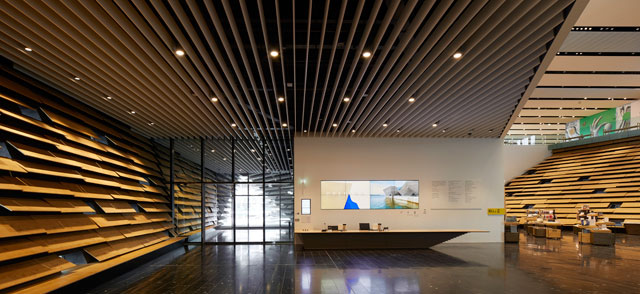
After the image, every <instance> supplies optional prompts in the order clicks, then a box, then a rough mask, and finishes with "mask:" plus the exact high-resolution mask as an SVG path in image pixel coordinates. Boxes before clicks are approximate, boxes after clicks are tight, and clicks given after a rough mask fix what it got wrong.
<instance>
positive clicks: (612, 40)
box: [505, 0, 640, 143]
mask: <svg viewBox="0 0 640 294" xmlns="http://www.w3.org/2000/svg"><path fill="white" fill-rule="evenodd" d="M638 11H640V1H637V0H591V1H590V2H589V4H588V5H587V7H586V8H585V10H584V11H583V13H582V15H581V17H580V18H579V19H578V21H577V22H576V24H575V26H574V28H573V29H572V31H571V32H570V33H569V35H568V36H567V38H566V39H565V40H564V43H563V44H562V46H561V47H560V50H559V52H558V53H557V55H556V56H555V57H554V59H553V61H552V62H551V64H550V65H549V67H548V68H547V69H546V72H545V74H544V75H543V76H542V78H541V79H540V82H539V83H538V84H537V87H536V88H535V90H534V91H533V92H532V94H531V96H530V98H529V100H527V101H526V103H525V105H524V108H523V109H522V110H521V111H520V112H519V113H518V114H519V116H518V117H517V118H516V119H515V121H514V124H513V125H512V126H511V128H510V130H509V132H508V134H507V136H506V137H505V139H506V140H507V142H509V141H512V140H517V139H522V138H524V137H526V136H531V135H535V136H536V137H537V140H536V141H538V142H541V141H543V142H544V141H546V142H547V143H555V142H560V141H561V140H562V138H564V129H565V125H564V124H565V123H567V122H570V121H574V120H577V119H580V118H581V117H585V116H589V115H592V114H596V113H599V112H601V111H603V110H606V109H608V108H613V107H617V106H620V105H624V104H627V103H630V102H632V101H633V100H636V99H640V17H638V14H637V13H638Z"/></svg>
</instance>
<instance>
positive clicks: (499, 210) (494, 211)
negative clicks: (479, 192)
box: [487, 208, 506, 215]
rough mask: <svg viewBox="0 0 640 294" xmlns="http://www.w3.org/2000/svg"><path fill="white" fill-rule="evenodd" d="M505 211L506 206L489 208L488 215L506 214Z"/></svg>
mask: <svg viewBox="0 0 640 294" xmlns="http://www.w3.org/2000/svg"><path fill="white" fill-rule="evenodd" d="M505 213H506V211H505V209H504V208H487V215H504V214H505Z"/></svg>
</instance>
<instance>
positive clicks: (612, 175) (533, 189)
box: [505, 137, 640, 225]
mask: <svg viewBox="0 0 640 294" xmlns="http://www.w3.org/2000/svg"><path fill="white" fill-rule="evenodd" d="M583 204H588V205H589V206H590V207H591V209H592V210H593V211H594V212H599V213H602V214H603V217H608V218H609V219H610V220H611V221H614V222H618V223H624V222H625V221H626V222H630V221H636V222H637V221H639V220H640V137H632V138H625V139H620V140H615V141H608V142H599V143H594V144H589V145H583V146H577V147H570V148H564V149H556V150H554V151H553V155H552V156H550V157H548V158H547V159H545V160H544V161H543V162H541V163H540V164H538V165H536V166H534V167H532V168H531V169H529V170H528V171H527V172H526V173H525V174H523V175H521V176H519V177H516V178H514V179H513V180H511V181H509V182H508V183H507V184H506V185H505V208H506V210H507V216H515V217H518V218H522V217H524V216H526V211H527V209H554V210H555V213H556V217H557V221H559V222H561V223H563V224H564V225H574V224H576V223H577V220H576V213H577V209H578V208H579V207H582V205H583Z"/></svg>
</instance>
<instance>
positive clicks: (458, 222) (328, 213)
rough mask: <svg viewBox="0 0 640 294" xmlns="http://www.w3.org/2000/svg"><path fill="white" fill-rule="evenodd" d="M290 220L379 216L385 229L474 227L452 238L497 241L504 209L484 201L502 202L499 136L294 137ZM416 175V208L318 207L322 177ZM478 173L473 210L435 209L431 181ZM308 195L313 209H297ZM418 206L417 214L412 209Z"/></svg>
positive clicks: (317, 223) (352, 220) (349, 220)
mask: <svg viewBox="0 0 640 294" xmlns="http://www.w3.org/2000/svg"><path fill="white" fill-rule="evenodd" d="M294 144H295V158H294V170H295V181H296V184H295V197H296V201H295V218H296V219H299V221H296V222H295V226H296V229H297V230H300V229H303V228H310V229H320V228H322V226H323V223H327V224H328V225H339V224H343V223H346V224H347V226H348V228H350V229H356V228H357V225H358V223H360V222H370V223H378V222H381V223H382V224H383V225H384V226H388V227H389V228H390V229H479V230H489V231H490V232H489V233H472V234H467V235H464V236H461V237H459V238H456V239H454V240H452V241H453V242H500V241H502V232H503V225H502V222H503V217H502V216H488V215H487V208H494V207H495V208H500V207H504V189H503V185H504V172H503V171H504V165H503V160H504V157H503V154H502V151H503V143H502V141H501V140H499V139H394V138H384V139H381V138H367V139H345V138H335V139H334V138H305V137H296V138H295V142H294ZM416 179H417V180H419V181H420V209H418V210H400V209H398V210H321V209H320V181H321V180H416ZM433 180H479V181H480V182H481V183H482V187H481V189H480V193H479V194H480V196H479V199H480V203H481V205H480V206H481V207H480V209H478V210H432V209H431V208H433V206H432V203H431V181H433ZM302 198H310V199H312V200H311V202H312V203H311V209H312V212H311V215H310V216H308V217H305V216H301V215H299V213H300V199H302ZM414 212H415V214H414Z"/></svg>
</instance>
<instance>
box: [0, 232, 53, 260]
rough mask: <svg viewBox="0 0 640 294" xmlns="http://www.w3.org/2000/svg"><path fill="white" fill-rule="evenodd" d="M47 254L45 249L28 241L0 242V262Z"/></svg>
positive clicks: (23, 239)
mask: <svg viewBox="0 0 640 294" xmlns="http://www.w3.org/2000/svg"><path fill="white" fill-rule="evenodd" d="M44 252H47V248H46V247H44V246H42V245H40V244H38V243H36V242H33V241H31V240H29V239H25V238H20V239H9V240H6V239H5V240H0V261H7V260H12V259H16V258H20V257H25V256H30V255H36V254H40V253H44Z"/></svg>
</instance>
